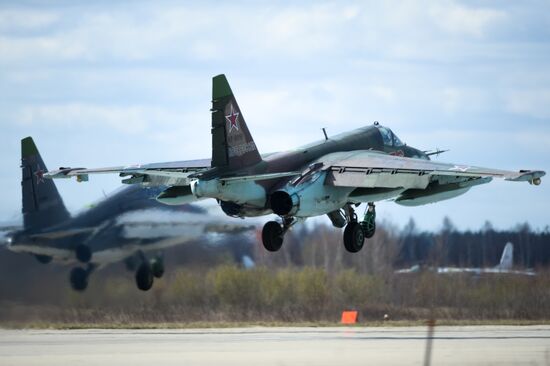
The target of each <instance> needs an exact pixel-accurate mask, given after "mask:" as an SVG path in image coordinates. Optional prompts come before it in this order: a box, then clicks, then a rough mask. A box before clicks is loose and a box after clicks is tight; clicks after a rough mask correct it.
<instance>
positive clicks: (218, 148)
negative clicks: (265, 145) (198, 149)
mask: <svg viewBox="0 0 550 366" xmlns="http://www.w3.org/2000/svg"><path fill="white" fill-rule="evenodd" d="M261 161H262V158H261V156H260V153H259V152H258V149H257V148H256V144H255V143H254V140H253V139H252V136H251V135H250V131H248V127H247V126H246V122H245V121H244V117H243V115H242V113H241V110H240V109H239V105H238V104H237V100H236V99H235V97H234V96H233V92H232V91H231V87H230V86H229V83H228V82H227V79H226V78H225V75H223V74H222V75H218V76H214V78H213V79H212V167H220V168H227V169H229V170H236V169H240V168H246V167H249V166H252V165H255V164H257V163H259V162H261Z"/></svg>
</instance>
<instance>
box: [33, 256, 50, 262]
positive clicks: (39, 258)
mask: <svg viewBox="0 0 550 366" xmlns="http://www.w3.org/2000/svg"><path fill="white" fill-rule="evenodd" d="M34 257H35V258H36V260H37V261H39V262H40V263H42V264H48V263H50V262H51V261H52V257H50V256H49V255H41V254H37V255H35V256H34Z"/></svg>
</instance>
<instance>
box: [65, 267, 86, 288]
mask: <svg viewBox="0 0 550 366" xmlns="http://www.w3.org/2000/svg"><path fill="white" fill-rule="evenodd" d="M69 280H70V282H71V287H72V288H73V290H75V291H84V290H86V287H88V271H86V270H85V269H84V268H80V267H75V268H73V269H72V270H71V275H70V277H69Z"/></svg>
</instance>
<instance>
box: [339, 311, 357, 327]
mask: <svg viewBox="0 0 550 366" xmlns="http://www.w3.org/2000/svg"><path fill="white" fill-rule="evenodd" d="M341 323H342V324H355V323H357V311H342V321H341Z"/></svg>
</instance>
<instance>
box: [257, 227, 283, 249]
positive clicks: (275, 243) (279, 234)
mask: <svg viewBox="0 0 550 366" xmlns="http://www.w3.org/2000/svg"><path fill="white" fill-rule="evenodd" d="M262 242H263V244H264V248H265V249H267V250H269V251H270V252H276V251H278V250H279V249H281V246H282V245H283V228H282V227H281V225H280V224H279V223H278V222H277V221H268V222H267V223H266V224H265V225H264V228H263V230H262Z"/></svg>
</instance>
